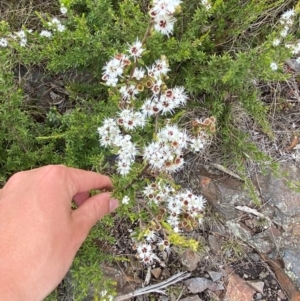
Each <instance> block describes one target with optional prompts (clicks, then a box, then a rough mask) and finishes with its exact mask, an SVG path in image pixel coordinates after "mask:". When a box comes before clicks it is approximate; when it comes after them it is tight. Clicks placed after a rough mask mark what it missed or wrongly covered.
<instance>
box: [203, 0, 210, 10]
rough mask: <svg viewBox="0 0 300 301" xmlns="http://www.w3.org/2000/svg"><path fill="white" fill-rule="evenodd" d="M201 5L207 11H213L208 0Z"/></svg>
mask: <svg viewBox="0 0 300 301" xmlns="http://www.w3.org/2000/svg"><path fill="white" fill-rule="evenodd" d="M201 4H202V5H203V6H204V7H205V8H206V9H207V10H209V9H211V4H210V3H209V1H208V0H202V1H201Z"/></svg>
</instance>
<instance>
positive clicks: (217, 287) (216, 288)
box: [208, 282, 224, 292]
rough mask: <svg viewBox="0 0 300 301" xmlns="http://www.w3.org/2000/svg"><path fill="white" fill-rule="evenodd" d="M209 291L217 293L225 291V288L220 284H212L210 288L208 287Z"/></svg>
mask: <svg viewBox="0 0 300 301" xmlns="http://www.w3.org/2000/svg"><path fill="white" fill-rule="evenodd" d="M208 289H209V290H210V291H212V292H216V291H223V290H224V286H223V285H222V284H220V283H215V282H213V283H211V284H210V285H209V286H208Z"/></svg>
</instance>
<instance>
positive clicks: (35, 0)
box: [0, 0, 59, 31]
mask: <svg viewBox="0 0 300 301" xmlns="http://www.w3.org/2000/svg"><path fill="white" fill-rule="evenodd" d="M58 10H59V4H58V1H51V0H47V1H42V0H21V1H19V0H2V1H0V15H1V20H4V21H6V22H8V23H9V25H10V28H11V30H12V31H18V30H20V29H21V28H22V26H26V28H28V29H34V30H36V29H37V28H39V27H40V26H41V24H40V21H39V18H38V16H37V15H36V13H35V12H36V11H38V12H41V13H48V14H50V15H52V14H55V13H57V12H58Z"/></svg>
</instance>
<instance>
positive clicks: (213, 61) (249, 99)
mask: <svg viewBox="0 0 300 301" xmlns="http://www.w3.org/2000/svg"><path fill="white" fill-rule="evenodd" d="M61 3H63V4H64V5H65V6H66V7H67V8H68V11H69V12H68V15H67V17H63V16H61V19H62V22H63V23H64V24H65V26H66V28H67V29H66V31H64V32H62V33H59V32H55V33H54V34H53V37H52V39H47V38H45V37H41V36H40V35H39V33H38V32H33V33H32V34H30V35H28V46H26V47H21V46H20V45H19V44H18V43H17V42H16V41H12V42H11V46H10V47H8V48H1V47H0V114H1V120H0V122H1V124H0V125H1V127H0V170H1V172H0V181H1V184H3V183H4V182H5V179H7V178H8V176H10V175H11V174H12V173H14V172H16V171H19V170H24V169H30V168H34V167H38V166H41V165H45V164H66V165H68V166H73V167H78V168H83V169H89V170H95V171H98V172H106V173H108V174H111V175H112V178H113V181H114V184H115V191H114V196H115V197H117V198H118V199H120V200H121V199H122V198H123V197H124V196H125V195H127V196H129V197H130V199H131V203H130V204H129V206H127V207H125V206H121V208H120V210H119V213H118V214H119V215H118V216H119V217H127V218H129V219H130V220H131V221H135V220H137V218H140V219H141V221H142V222H145V223H146V221H147V218H148V219H149V216H148V214H147V212H146V211H144V210H143V209H141V210H140V212H134V211H133V210H132V208H133V207H134V203H133V200H134V197H135V195H136V192H139V191H141V190H142V188H143V187H144V184H145V183H146V179H145V177H143V176H141V174H142V172H143V171H144V169H145V163H144V162H137V163H135V164H134V166H133V171H132V172H131V174H130V176H128V177H123V178H120V177H117V176H115V175H114V172H115V168H114V160H113V158H114V156H112V155H116V154H115V153H114V150H113V151H112V152H110V151H109V150H108V149H105V148H103V147H100V146H99V141H98V139H99V138H98V135H97V127H98V126H100V125H101V124H102V121H103V120H104V118H106V117H114V116H115V114H116V112H117V110H118V102H119V97H118V95H117V94H114V92H115V89H114V88H110V89H107V87H106V86H105V85H104V84H103V83H101V77H102V72H103V70H102V68H103V66H104V65H105V63H106V62H107V61H108V60H109V59H110V58H111V57H112V56H113V55H115V54H117V53H119V52H125V51H126V49H127V46H128V45H127V43H132V42H134V41H135V40H136V38H137V37H139V39H140V40H141V39H142V38H143V36H144V33H145V31H146V29H147V26H148V23H149V15H148V13H147V11H148V7H147V3H148V1H129V0H123V1H116V0H102V1H99V0H61ZM211 3H212V9H211V10H206V9H205V8H204V7H203V6H202V5H201V4H199V1H196V0H191V1H183V3H182V5H181V13H180V14H179V15H178V20H177V22H176V26H175V31H174V35H172V36H171V37H169V38H166V37H165V36H162V35H161V34H159V33H156V32H154V31H151V32H150V33H149V37H148V38H147V39H146V42H145V43H146V45H145V46H146V48H147V53H146V55H145V56H144V57H143V61H140V62H139V63H141V64H145V65H148V64H151V63H152V62H153V61H155V60H156V59H158V58H160V57H161V56H162V55H165V56H166V57H167V59H168V61H169V64H170V69H171V72H170V73H169V75H168V76H169V83H170V84H171V85H172V86H175V85H178V86H185V88H186V90H187V91H188V93H189V95H190V101H189V103H188V108H187V109H186V110H187V111H188V110H189V109H191V110H192V109H195V108H196V109H199V101H197V100H199V99H201V109H203V111H205V112H209V114H210V116H215V117H216V119H217V122H218V132H217V135H218V138H219V141H222V148H223V152H224V157H225V158H228V162H225V165H226V164H228V165H229V164H232V163H233V161H234V163H235V164H236V165H237V167H238V168H239V169H240V170H239V171H240V172H241V173H242V174H244V175H245V169H244V166H243V162H245V160H247V159H251V160H253V161H256V162H261V163H262V165H263V164H264V165H268V164H269V163H270V158H269V157H268V156H267V155H266V154H264V153H263V152H261V151H260V150H259V149H258V148H257V146H256V145H254V144H253V143H252V142H250V139H249V137H248V135H247V134H246V133H245V131H243V130H242V129H241V128H238V127H237V126H236V122H235V119H236V117H237V116H235V115H234V114H233V113H232V111H233V110H232V109H233V107H234V106H235V105H236V104H237V103H238V104H239V105H240V106H241V107H242V108H243V109H244V110H245V112H246V114H247V115H248V116H250V117H251V118H252V119H253V120H254V121H255V122H256V123H257V124H258V126H259V127H260V128H261V130H262V131H263V132H264V133H266V134H267V135H268V136H269V137H270V138H272V137H273V133H272V130H271V128H270V125H269V123H268V121H267V118H266V117H267V112H268V106H267V104H265V103H263V102H262V101H261V100H260V93H261V91H259V88H258V87H257V86H256V85H255V84H254V82H259V81H260V82H264V81H269V80H278V81H284V80H286V78H287V77H288V74H285V73H284V72H283V69H282V68H281V66H282V64H283V63H284V61H285V60H286V59H287V58H290V57H291V52H290V50H288V49H287V48H285V47H283V46H278V47H274V46H273V45H272V41H273V40H274V38H275V37H277V36H278V33H279V31H280V30H281V29H280V24H279V25H278V26H277V25H274V20H277V19H278V18H279V16H280V15H281V13H282V12H283V11H284V10H287V9H288V8H292V7H293V5H295V4H296V1H287V3H286V4H285V6H284V10H283V8H282V7H283V3H284V1H283V0H278V1H273V0H267V1H266V0H251V1H241V0H226V1H225V0H216V1H211ZM58 7H59V3H57V7H54V8H51V10H50V9H49V10H48V11H46V12H45V11H38V12H36V14H35V15H33V16H32V15H30V16H28V17H30V18H33V20H34V23H32V24H35V27H34V28H48V27H47V26H48V25H47V22H48V21H49V20H51V18H52V17H53V14H54V12H56V13H58ZM15 19H16V16H14V18H7V21H10V22H12V21H13V20H15ZM37 21H38V22H39V25H37ZM16 24H18V23H16ZM16 24H9V23H7V22H5V21H1V23H0V38H1V37H2V36H3V37H4V36H7V35H8V34H9V33H10V31H11V30H13V31H15V30H18V28H17V27H16V26H17V25H16ZM27 24H29V25H30V24H31V23H30V22H29V23H27ZM25 27H27V29H30V26H28V25H25ZM25 27H24V28H25ZM19 29H21V28H19ZM293 39H294V38H293V36H292V35H289V36H287V37H286V38H285V42H286V43H289V42H292V41H293ZM271 62H276V63H277V64H278V65H279V67H280V68H279V70H278V71H276V72H275V71H272V70H271V68H270V63H271ZM20 66H26V68H28V70H31V68H32V67H37V68H40V69H41V70H43V72H44V73H45V75H52V76H58V75H60V76H62V77H63V78H64V85H65V88H66V89H67V91H68V93H69V94H68V97H67V98H66V102H67V108H64V109H61V108H60V107H59V106H56V105H53V104H52V105H47V106H45V105H42V103H39V102H37V101H28V99H27V98H26V97H25V95H26V92H25V91H23V89H22V88H23V85H22V80H20V78H19V80H18V78H17V76H16V74H17V70H18V68H20ZM74 71H75V73H76V74H82V75H83V79H82V78H81V79H80V76H78V77H77V76H73V77H68V76H67V75H68V72H71V73H72V72H74ZM182 114H183V112H181V111H178V112H176V114H175V115H174V119H173V121H177V120H178V119H179V118H180V116H181V115H182ZM164 122H165V120H164V119H162V121H161V123H164ZM154 127H155V126H154V121H153V123H150V124H148V125H147V126H146V127H145V128H144V129H143V130H142V131H140V132H138V133H136V134H135V135H136V136H135V137H134V139H135V140H138V141H139V142H141V143H145V144H146V143H147V141H149V140H150V139H151V138H152V137H153V132H154ZM246 184H247V187H248V188H249V190H250V191H251V192H252V194H253V199H254V200H256V201H257V199H256V198H255V191H254V189H253V186H252V185H251V183H246ZM257 204H258V203H257ZM112 225H113V220H112V218H111V217H108V218H106V219H104V220H103V221H102V222H101V223H99V225H97V226H96V227H95V228H94V229H93V231H92V233H91V235H90V236H89V238H88V240H87V241H86V242H85V244H84V245H83V246H82V248H81V249H80V251H79V254H78V255H79V256H78V257H77V258H76V259H75V261H74V265H73V268H72V277H73V280H74V283H76V285H75V286H74V298H75V300H83V298H84V297H85V296H86V295H87V294H88V291H89V288H90V286H91V285H92V286H93V287H94V290H95V291H94V295H95V296H97V295H99V293H100V292H101V290H102V289H103V281H102V275H101V273H100V268H99V267H100V264H101V263H102V262H103V261H104V260H110V259H111V258H110V257H109V256H107V255H105V256H104V255H103V254H102V253H101V250H100V249H99V248H98V247H97V243H96V242H97V241H98V240H105V241H109V242H110V243H112V242H113V238H112V237H111V235H110V233H109V229H110V228H111V227H112ZM166 228H167V226H166ZM168 231H169V233H170V237H169V238H170V241H171V243H174V244H176V245H179V246H182V247H189V248H191V249H193V250H196V249H197V248H198V242H196V241H193V240H187V239H185V238H184V237H182V236H180V235H178V234H177V233H173V232H172V231H171V229H168ZM223 248H224V250H225V251H230V252H231V251H232V252H233V253H234V254H235V255H236V256H240V255H241V254H242V250H240V249H239V248H238V246H237V245H235V244H234V243H233V242H232V244H229V245H225V246H223ZM107 289H109V288H107ZM53 298H55V297H53ZM95 298H96V297H95ZM53 300H54V299H53Z"/></svg>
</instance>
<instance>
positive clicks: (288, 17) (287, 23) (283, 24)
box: [270, 9, 300, 71]
mask: <svg viewBox="0 0 300 301" xmlns="http://www.w3.org/2000/svg"><path fill="white" fill-rule="evenodd" d="M295 14H296V13H295V10H294V9H290V10H288V11H286V12H284V13H283V14H282V15H281V17H280V20H279V23H280V32H279V37H277V38H275V39H274V40H273V42H272V44H273V46H274V47H277V46H279V45H280V44H281V39H282V38H285V37H287V35H288V33H289V31H290V29H291V27H292V26H293V24H294V16H295ZM285 47H286V48H289V49H290V50H291V53H292V54H294V55H297V54H298V53H299V52H300V43H299V42H298V43H297V44H296V45H293V44H285ZM298 60H299V58H298ZM270 68H271V69H272V70H273V71H276V70H277V69H278V65H277V63H275V62H271V64H270Z"/></svg>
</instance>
